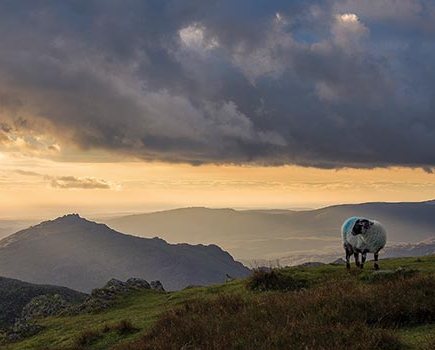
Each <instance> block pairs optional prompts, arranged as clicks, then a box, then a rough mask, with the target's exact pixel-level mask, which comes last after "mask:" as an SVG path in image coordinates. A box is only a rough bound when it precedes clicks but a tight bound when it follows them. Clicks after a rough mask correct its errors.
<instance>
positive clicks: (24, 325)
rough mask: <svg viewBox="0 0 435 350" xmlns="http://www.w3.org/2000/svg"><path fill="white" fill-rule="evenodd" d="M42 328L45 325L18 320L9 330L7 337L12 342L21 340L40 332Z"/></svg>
mask: <svg viewBox="0 0 435 350" xmlns="http://www.w3.org/2000/svg"><path fill="white" fill-rule="evenodd" d="M42 329H43V327H42V326H40V325H38V324H36V323H33V322H26V321H22V320H18V321H17V322H16V323H15V325H14V326H13V327H12V329H10V330H9V331H8V332H7V334H6V337H7V339H8V341H11V342H14V341H19V340H22V339H24V338H28V337H31V336H33V335H35V334H37V333H39V332H40V331H41V330H42Z"/></svg>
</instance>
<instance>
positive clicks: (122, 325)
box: [109, 320, 138, 335]
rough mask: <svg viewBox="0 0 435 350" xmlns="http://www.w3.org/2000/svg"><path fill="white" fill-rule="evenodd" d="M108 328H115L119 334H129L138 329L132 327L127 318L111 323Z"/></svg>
mask: <svg viewBox="0 0 435 350" xmlns="http://www.w3.org/2000/svg"><path fill="white" fill-rule="evenodd" d="M109 327H110V326H109ZM110 328H111V329H112V330H116V331H117V332H118V333H119V334H120V335H126V334H131V333H135V332H137V331H138V329H137V328H136V327H134V326H133V324H132V323H131V322H130V321H129V320H121V321H119V322H118V323H116V324H114V325H112V326H111V327H110Z"/></svg>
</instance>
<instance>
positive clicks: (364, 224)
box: [352, 219, 373, 236]
mask: <svg viewBox="0 0 435 350" xmlns="http://www.w3.org/2000/svg"><path fill="white" fill-rule="evenodd" d="M372 225H373V222H371V221H370V220H367V219H358V220H357V221H355V225H353V229H352V234H353V235H354V236H356V235H363V234H364V233H366V232H367V230H368V229H369V228H370V226H372Z"/></svg>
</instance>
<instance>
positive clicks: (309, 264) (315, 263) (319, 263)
mask: <svg viewBox="0 0 435 350" xmlns="http://www.w3.org/2000/svg"><path fill="white" fill-rule="evenodd" d="M323 265H325V264H324V263H322V262H318V261H312V262H311V261H309V262H306V263H303V264H300V265H298V267H319V266H323Z"/></svg>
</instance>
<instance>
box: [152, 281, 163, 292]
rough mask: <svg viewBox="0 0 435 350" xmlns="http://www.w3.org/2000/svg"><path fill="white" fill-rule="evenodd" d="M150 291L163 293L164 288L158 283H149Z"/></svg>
mask: <svg viewBox="0 0 435 350" xmlns="http://www.w3.org/2000/svg"><path fill="white" fill-rule="evenodd" d="M150 284H151V289H153V290H156V291H158V292H164V291H165V288H163V284H162V282H160V281H151V283H150Z"/></svg>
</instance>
